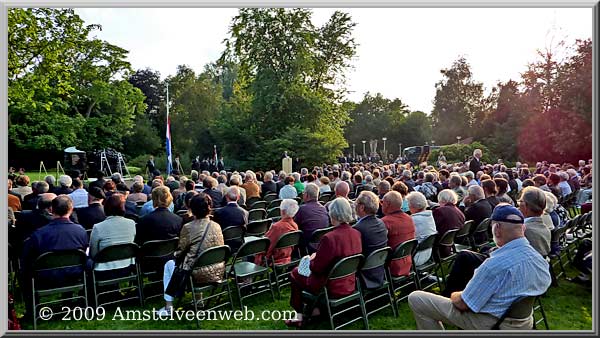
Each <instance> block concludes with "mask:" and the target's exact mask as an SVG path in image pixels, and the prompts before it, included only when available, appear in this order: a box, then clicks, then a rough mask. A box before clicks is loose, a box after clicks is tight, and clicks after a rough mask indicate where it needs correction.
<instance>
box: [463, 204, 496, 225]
mask: <svg viewBox="0 0 600 338" xmlns="http://www.w3.org/2000/svg"><path fill="white" fill-rule="evenodd" d="M493 210H494V208H492V205H491V204H490V202H489V201H487V200H485V199H481V200H479V201H477V202H475V203H473V204H471V206H469V207H468V208H466V209H465V220H466V221H473V226H474V227H476V226H477V225H479V224H480V223H481V221H483V220H484V219H486V218H489V217H490V216H491V215H492V211H493Z"/></svg>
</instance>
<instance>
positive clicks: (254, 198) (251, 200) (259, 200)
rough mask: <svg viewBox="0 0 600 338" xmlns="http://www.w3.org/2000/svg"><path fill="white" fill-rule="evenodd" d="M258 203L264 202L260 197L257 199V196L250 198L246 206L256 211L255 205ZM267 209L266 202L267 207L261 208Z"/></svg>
mask: <svg viewBox="0 0 600 338" xmlns="http://www.w3.org/2000/svg"><path fill="white" fill-rule="evenodd" d="M257 202H264V201H261V199H260V197H256V196H255V197H249V198H248V199H247V200H246V205H247V206H248V208H250V209H254V204H255V203H257ZM265 207H266V202H265V206H264V207H261V208H263V209H264V208H265Z"/></svg>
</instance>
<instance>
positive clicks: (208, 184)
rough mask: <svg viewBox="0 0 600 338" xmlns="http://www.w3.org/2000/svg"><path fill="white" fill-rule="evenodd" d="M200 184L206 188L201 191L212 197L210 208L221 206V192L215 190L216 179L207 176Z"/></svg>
mask: <svg viewBox="0 0 600 338" xmlns="http://www.w3.org/2000/svg"><path fill="white" fill-rule="evenodd" d="M202 185H203V186H204V188H206V189H204V191H203V192H204V193H205V194H207V195H208V196H210V198H212V208H213V209H216V208H220V207H222V204H221V201H223V194H222V193H221V192H220V191H219V190H217V180H215V179H214V178H212V177H210V176H208V177H207V178H205V179H204V182H202Z"/></svg>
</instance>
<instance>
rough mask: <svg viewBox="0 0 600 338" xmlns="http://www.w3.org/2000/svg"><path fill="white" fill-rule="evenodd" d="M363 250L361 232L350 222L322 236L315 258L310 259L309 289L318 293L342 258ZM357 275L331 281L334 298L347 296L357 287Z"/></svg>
mask: <svg viewBox="0 0 600 338" xmlns="http://www.w3.org/2000/svg"><path fill="white" fill-rule="evenodd" d="M361 252H362V244H361V239H360V232H358V231H357V230H356V229H353V228H352V227H350V225H348V224H340V225H338V226H336V227H335V228H334V229H333V230H332V231H330V232H328V233H326V234H325V235H323V237H322V238H321V241H320V243H319V248H318V249H317V251H316V254H315V258H313V259H312V260H311V261H310V271H311V274H310V276H309V277H308V281H307V285H308V289H309V290H310V291H312V292H314V293H317V292H318V291H319V290H320V289H321V288H323V287H324V286H325V284H326V282H327V275H328V273H329V270H331V268H333V266H334V265H335V263H337V262H339V261H340V259H342V258H344V257H348V256H352V255H356V254H360V253H361ZM355 283H356V276H355V275H351V276H348V277H344V278H340V279H336V280H333V281H330V282H329V283H328V284H327V290H328V292H330V293H331V296H332V297H333V298H337V297H342V296H346V295H348V294H350V293H352V292H353V291H354V290H355V289H356V284H355Z"/></svg>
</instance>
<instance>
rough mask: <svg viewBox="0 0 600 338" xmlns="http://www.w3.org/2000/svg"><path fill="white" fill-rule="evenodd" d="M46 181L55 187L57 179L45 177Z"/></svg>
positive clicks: (49, 176) (50, 176)
mask: <svg viewBox="0 0 600 338" xmlns="http://www.w3.org/2000/svg"><path fill="white" fill-rule="evenodd" d="M44 181H46V183H48V184H52V185H54V184H55V183H56V178H55V177H54V176H52V175H46V177H44Z"/></svg>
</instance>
